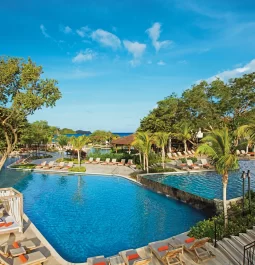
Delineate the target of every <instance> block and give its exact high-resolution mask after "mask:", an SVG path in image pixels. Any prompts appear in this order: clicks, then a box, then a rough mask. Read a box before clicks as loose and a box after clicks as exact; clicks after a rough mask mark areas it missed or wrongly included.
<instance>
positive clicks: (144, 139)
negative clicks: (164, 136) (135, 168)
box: [132, 132, 153, 173]
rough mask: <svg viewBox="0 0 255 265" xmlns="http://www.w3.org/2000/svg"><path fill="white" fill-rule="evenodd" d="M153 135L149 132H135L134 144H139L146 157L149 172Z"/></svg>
mask: <svg viewBox="0 0 255 265" xmlns="http://www.w3.org/2000/svg"><path fill="white" fill-rule="evenodd" d="M152 140H153V138H152V135H151V134H150V133H148V132H137V133H136V134H135V140H134V141H133V143H132V145H136V146H139V147H140V149H141V151H142V153H143V159H144V167H145V168H146V170H147V173H149V153H150V152H151V145H152Z"/></svg>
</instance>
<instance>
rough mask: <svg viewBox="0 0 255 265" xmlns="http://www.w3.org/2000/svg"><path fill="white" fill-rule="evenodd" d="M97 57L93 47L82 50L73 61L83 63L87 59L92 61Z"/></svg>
mask: <svg viewBox="0 0 255 265" xmlns="http://www.w3.org/2000/svg"><path fill="white" fill-rule="evenodd" d="M95 57H96V53H95V52H93V51H92V50H91V49H86V50H85V51H80V52H79V53H78V54H77V55H76V56H75V57H74V58H73V59H72V62H73V63H82V62H86V61H92V60H93V59H94V58H95Z"/></svg>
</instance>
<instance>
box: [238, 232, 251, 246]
mask: <svg viewBox="0 0 255 265" xmlns="http://www.w3.org/2000/svg"><path fill="white" fill-rule="evenodd" d="M239 236H240V238H242V239H243V241H245V242H246V244H249V243H251V242H253V241H254V239H253V238H252V237H250V235H248V234H246V233H240V234H239Z"/></svg>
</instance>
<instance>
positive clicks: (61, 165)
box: [53, 162, 65, 169]
mask: <svg viewBox="0 0 255 265" xmlns="http://www.w3.org/2000/svg"><path fill="white" fill-rule="evenodd" d="M64 166H65V162H60V163H59V164H58V166H54V167H53V169H62V168H63V167H64Z"/></svg>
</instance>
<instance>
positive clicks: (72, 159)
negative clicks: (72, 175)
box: [56, 157, 85, 164]
mask: <svg viewBox="0 0 255 265" xmlns="http://www.w3.org/2000/svg"><path fill="white" fill-rule="evenodd" d="M56 162H58V163H59V162H74V164H78V159H77V158H67V157H64V158H58V159H57V160H56ZM84 162H85V161H84ZM81 163H82V161H81Z"/></svg>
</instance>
